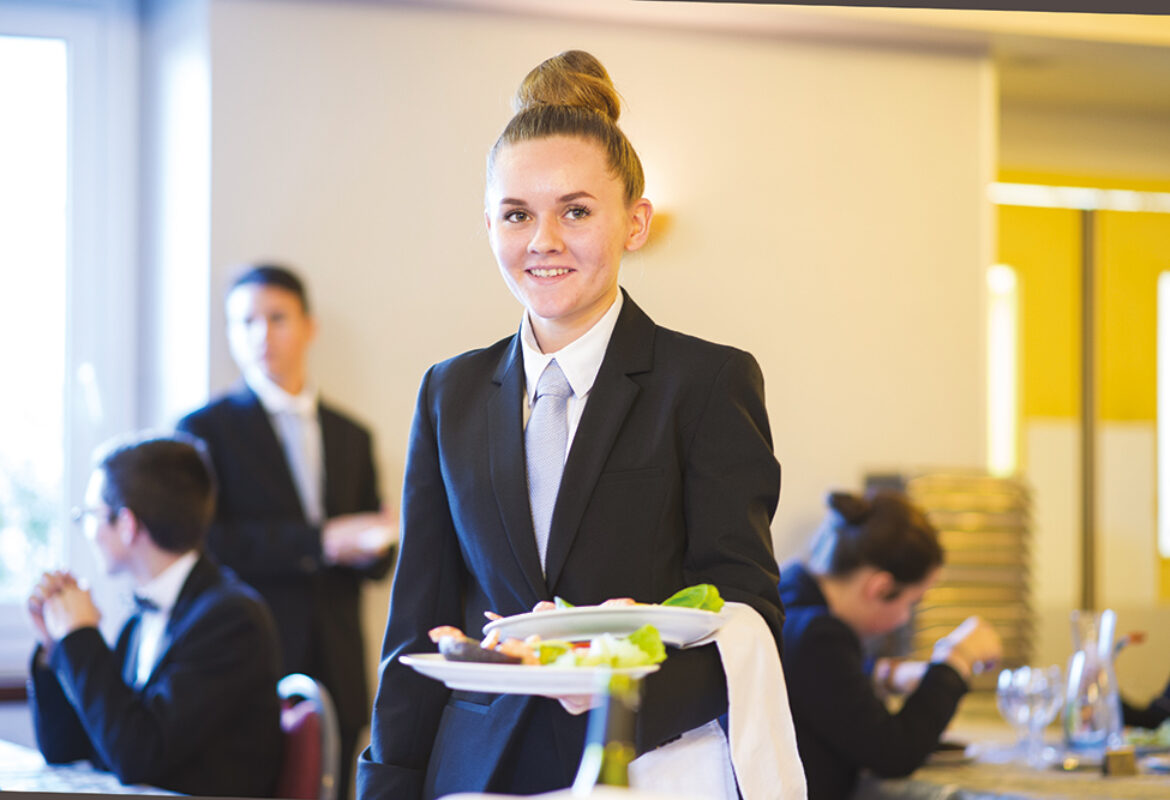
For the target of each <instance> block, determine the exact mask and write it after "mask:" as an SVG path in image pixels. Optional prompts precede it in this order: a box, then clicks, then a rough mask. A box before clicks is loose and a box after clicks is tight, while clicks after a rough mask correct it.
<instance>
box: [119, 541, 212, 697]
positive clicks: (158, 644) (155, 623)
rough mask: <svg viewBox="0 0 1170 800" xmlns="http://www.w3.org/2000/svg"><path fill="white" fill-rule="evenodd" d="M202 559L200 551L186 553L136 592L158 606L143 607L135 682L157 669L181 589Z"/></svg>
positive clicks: (137, 683)
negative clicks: (150, 608) (155, 666)
mask: <svg viewBox="0 0 1170 800" xmlns="http://www.w3.org/2000/svg"><path fill="white" fill-rule="evenodd" d="M198 560H199V553H198V552H197V551H195V550H191V551H189V552H187V553H184V554H183V555H182V556H180V557H179V560H178V561H176V562H175V563H173V564H171V565H170V566H169V567H167V568H166V569H165V570H163V571H162V572H160V573H159V574H158V575H155V576H154V577H153V578H151V580H150V582H149V583H147V584H146V585H145V586H139V587H138V589H137V590H136V591H135V592H134V594H135V595H137V596H139V597H141V598H143V599H145V600H149V601H150V602H152V603H154V605H155V606H157V609H152V610H150V611H143V612H142V613H141V619H140V620H139V622H138V655H137V659H138V660H137V662H136V665H137V672H136V674H135V678H134V685H135V686H142V685H143V684H144V683H146V679H147V678H149V677H150V673H151V672H153V671H154V665H155V664H157V663H158V659H159V656H161V655H162V644H163V635H164V634H165V633H166V630H167V622H169V621H170V619H171V610H172V609H174V607H175V601H176V600H178V599H179V592H181V591H182V590H183V584H184V583H186V582H187V576H188V575H190V574H191V570H192V569H194V568H195V562H196V561H198Z"/></svg>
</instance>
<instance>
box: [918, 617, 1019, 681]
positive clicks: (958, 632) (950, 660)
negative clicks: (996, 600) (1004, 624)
mask: <svg viewBox="0 0 1170 800" xmlns="http://www.w3.org/2000/svg"><path fill="white" fill-rule="evenodd" d="M1002 656H1003V643H1002V642H1001V641H1000V638H999V634H998V633H996V632H995V628H993V627H991V625H989V624H988V623H986V622H984V621H983V620H982V619H980V618H979V617H967V619H965V620H963V622H962V623H960V624H959V626H958V627H957V628H955V629H954V630H953V631H951V632H950V633H948V634H947V635H946V636H944V637H943V638H941V639H939V640H938V642H937V643H936V644H935V646H934V654H933V655H932V657H931V659H930V660H931V661H933V662H936V663H945V664H949V665H950V666H951V667H953V668H954V669H955V671H956V672H958V673H959V675H960V676H962V678H963V680H969V679H970V677H971V676H972V675H978V674H979V673H981V672H984V671H985V670H988V669H991V668H992V667H994V666H995V664H996V663H997V662H998V661H999V659H1000V658H1001V657H1002Z"/></svg>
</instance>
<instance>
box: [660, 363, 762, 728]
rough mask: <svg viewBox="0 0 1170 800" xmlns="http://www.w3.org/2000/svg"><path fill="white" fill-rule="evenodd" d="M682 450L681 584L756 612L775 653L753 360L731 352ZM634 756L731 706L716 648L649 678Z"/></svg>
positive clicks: (685, 656)
mask: <svg viewBox="0 0 1170 800" xmlns="http://www.w3.org/2000/svg"><path fill="white" fill-rule="evenodd" d="M688 433H689V434H690V440H689V445H688V447H687V449H686V460H685V464H684V470H685V474H684V479H683V504H684V516H685V519H686V537H687V550H686V560H685V564H684V573H685V575H684V580H685V584H686V585H693V584H697V583H712V584H714V585H715V586H716V587H718V589H719V591H720V594H721V595H722V596H723V597H724V599H726V600H731V601H737V602H741V603H746V604H747V605H750V606H751V607H752V608H753V609H755V610H756V611H757V612H758V613H759V614H760V616H762V617H763V618H764V621H765V622H766V623H767V624H768V627H769V629H770V630H771V631H772V634H773V637H774V641H773V642H771V643H770V644H771V645H772V646H774V647H776V648H777V650H779V649H780V648H781V631H782V628H783V622H784V611H783V607H782V605H781V603H780V596H779V592H778V590H777V588H776V584H777V581H778V580H779V570H778V568H777V565H776V558H775V555H774V554H773V550H772V535H771V522H772V515H773V514H774V513H775V511H776V504H777V502H778V500H779V495H780V465H779V463H778V462H777V461H776V458H775V456H774V455H773V452H772V436H771V431H770V428H769V424H768V415H767V411H766V409H765V405H764V379H763V375H762V373H761V372H760V368H759V366H758V365H757V363H756V361H755V359H754V358H753V357H752V356H751V355H750V354H748V353H745V352H743V351H740V350H729V355H728V358H727V360H726V361H725V362H724V363H723V365H722V367H721V369H720V370H719V371H718V373H717V374H716V376H715V379H714V381H713V382H712V384H711V386H710V388H709V391H708V396H707V398H706V401H705V403H704V406H703V408H702V412H701V414H700V416H699V417H698V419H697V420H696V421H695V422H694V424H693V426H692V428H691V430H690V431H689V432H688ZM642 708H643V712H642V713H641V714H640V715H639V734H640V735H639V740H638V745H639V749H640V750H648V749H652V748H653V747H656V746H658V745H660V744H662V743H664V742H666V741H669V740H670V739H672V738H673V737H675V736H678V735H679V734H682V733H684V732H686V731H688V730H690V729H692V728H694V727H696V726H698V725H701V724H703V723H704V722H707V721H709V720H711V719H713V718H715V717H717V716H719V715H721V714H722V713H724V712H725V711H726V709H727V685H726V679H725V677H724V673H723V666H722V662H721V661H720V657H719V653H718V650H717V649H716V647H715V645H713V644H712V645H707V646H705V647H700V648H695V649H692V650H682V651H677V652H675V651H672V652H671V655H670V657H669V658H668V659H667V660H666V662H664V664H663V667H662V669H661V670H660V671H659V673H656V674H655V675H652V676H651V677H650V678H648V679H647V681H646V696H645V701H644V703H643V707H642Z"/></svg>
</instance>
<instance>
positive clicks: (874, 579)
mask: <svg viewBox="0 0 1170 800" xmlns="http://www.w3.org/2000/svg"><path fill="white" fill-rule="evenodd" d="M862 591H863V593H864V594H865V599H866V600H873V601H877V602H882V603H885V602H888V601H890V600H892V599H893V598H894V597H897V595H898V582H897V581H896V580H894V576H893V574H892V573H890V572H887V571H886V570H884V569H879V570H874V572H873V573H871V574H870V576H869V577H868V578H867V579H866V581H865V585H864V586H863V587H862Z"/></svg>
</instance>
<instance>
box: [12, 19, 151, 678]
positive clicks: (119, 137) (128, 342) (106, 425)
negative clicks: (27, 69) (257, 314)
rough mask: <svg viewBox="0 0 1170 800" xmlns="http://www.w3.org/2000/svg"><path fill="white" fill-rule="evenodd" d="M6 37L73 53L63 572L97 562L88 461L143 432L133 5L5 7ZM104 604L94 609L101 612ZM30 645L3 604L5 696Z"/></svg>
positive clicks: (17, 615)
mask: <svg viewBox="0 0 1170 800" xmlns="http://www.w3.org/2000/svg"><path fill="white" fill-rule="evenodd" d="M0 34H3V35H9V36H27V37H37V38H51V39H60V40H64V41H65V43H66V49H67V52H68V56H67V58H68V66H67V75H68V90H67V91H68V101H67V102H68V110H67V120H68V122H67V124H68V133H67V158H68V160H69V163H68V168H67V178H66V180H67V182H68V195H67V212H66V214H67V222H66V247H65V252H66V266H65V270H66V274H65V297H64V298H63V301H64V303H65V316H66V325H67V331H66V336H65V383H64V392H65V397H64V398H63V399H64V419H63V421H62V423H63V425H64V429H65V430H64V436H63V441H64V443H65V444H64V447H65V452H64V470H63V474H62V501H61V507H60V508H59V510H58V514H59V522H60V525H61V529H62V530H63V531H64V532H65V535H64V536H63V537H62V538H63V542H64V544H63V552H62V553H61V555H60V561H61V563H62V564H63V565H65V566H68V567H69V568H71V569H74V570H75V571H77V572H78V573H79V574H81V575H83V576H84V575H87V574H92V573H93V570H94V569H95V565H94V562H93V560H92V557H91V555H90V553H89V550H88V547H86V546H85V545H84V539H83V537H82V536H81V535H80V532H78V531H76V530H75V529H74V526H72V525H71V523H70V521H69V511H68V510H69V507H70V506H71V505H73V504H75V503H76V502H77V501H78V500H79V498H80V497H81V494H82V492H83V491H84V487H85V483H86V481H87V480H88V476H89V472H90V469H91V463H92V462H91V457H92V452H93V449H94V448H95V447H96V446H97V445H98V444H100V443H101V442H102V441H104V440H105V439H107V438H109V437H110V436H112V435H114V434H116V433H119V432H122V431H126V430H131V429H132V428H133V427H134V424H135V422H136V420H137V416H138V415H137V397H136V389H135V387H136V382H137V381H136V378H137V363H138V358H137V352H138V346H137V345H138V332H137V327H138V324H137V315H136V308H137V301H138V288H137V287H138V246H137V229H136V222H135V220H136V218H137V205H138V167H137V157H136V151H137V125H138V122H137V117H138V99H137V73H138V57H137V53H138V19H137V8H136V3H134V2H133V0H78V1H77V2H48V3H46V2H32V1H30V0H16V2H5V3H4V4H3V5H0ZM83 364H90V365H92V367H93V371H94V374H95V375H96V380H97V388H98V389H99V391H100V397H101V406H102V411H103V415H102V417H101V418H100V419H98V420H91V419H90V418H89V416H88V414H87V412H86V405H85V403H83V402H79V398H80V395H81V392H82V391H85V389H84V388H83V387H82V385H81V382H80V381H79V379H78V372H79V368H80V367H81V366H82V365H83ZM100 604H101V600H100V599H99V605H100ZM32 644H33V634H32V629H31V627H30V626H29V624H28V621H27V619H26V615H25V610H24V608H23V604H22V603H0V687H8V690H9V693H11V691H12V689H13V688H16V689H17V691H19V687H23V685H24V682H25V678H26V675H27V669H28V659H29V655H30V653H31V648H32Z"/></svg>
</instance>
